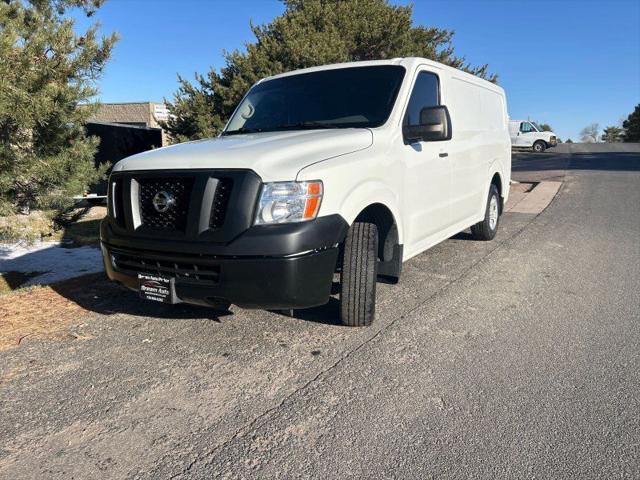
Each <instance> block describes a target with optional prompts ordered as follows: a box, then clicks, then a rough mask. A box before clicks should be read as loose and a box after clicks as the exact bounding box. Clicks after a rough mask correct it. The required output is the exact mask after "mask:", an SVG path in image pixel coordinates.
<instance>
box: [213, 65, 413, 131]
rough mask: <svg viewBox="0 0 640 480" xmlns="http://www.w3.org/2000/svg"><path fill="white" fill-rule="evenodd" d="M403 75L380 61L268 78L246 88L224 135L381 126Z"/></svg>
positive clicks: (387, 114) (389, 111) (402, 69)
mask: <svg viewBox="0 0 640 480" xmlns="http://www.w3.org/2000/svg"><path fill="white" fill-rule="evenodd" d="M404 74H405V69H404V67H401V66H397V65H380V66H372V67H350V68H338V69H333V70H321V71H318V72H312V73H303V74H298V75H291V76H286V77H282V78H276V79H273V80H267V81H265V82H261V83H259V84H257V85H256V86H254V87H253V88H252V89H251V90H250V91H249V93H248V94H247V95H246V96H245V98H244V99H243V100H242V102H241V103H240V105H239V106H238V108H237V110H236V111H235V113H234V115H233V117H232V118H231V120H230V121H229V125H228V126H227V129H226V130H225V131H224V132H223V133H222V134H223V135H233V134H240V133H254V132H273V131H279V130H306V129H319V128H354V127H379V126H380V125H382V124H383V123H384V122H386V120H387V118H388V117H389V115H390V114H391V109H392V108H393V104H394V102H395V100H396V97H397V95H398V91H399V90H400V85H401V84H402V79H403V78H404Z"/></svg>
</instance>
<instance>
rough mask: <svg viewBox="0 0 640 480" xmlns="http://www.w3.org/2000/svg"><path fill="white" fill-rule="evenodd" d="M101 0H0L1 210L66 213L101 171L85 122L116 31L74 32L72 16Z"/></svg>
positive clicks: (88, 10) (92, 9)
mask: <svg viewBox="0 0 640 480" xmlns="http://www.w3.org/2000/svg"><path fill="white" fill-rule="evenodd" d="M102 3H103V0H29V1H26V0H3V1H2V2H0V215H2V214H11V213H13V212H15V211H28V210H29V209H30V208H34V207H36V208H42V209H45V210H53V211H54V212H56V213H60V212H63V211H65V210H66V209H67V208H68V207H69V206H70V205H71V204H72V197H73V195H78V194H81V193H82V192H83V189H84V188H86V186H87V185H89V184H91V183H93V182H95V181H96V180H98V179H99V177H100V176H101V175H102V174H103V171H97V170H96V168H95V167H94V162H93V157H94V153H95V151H96V146H97V139H93V138H87V137H86V136H85V132H84V126H83V124H84V122H85V120H86V119H87V118H88V117H89V116H90V115H92V113H93V112H94V111H95V108H96V105H91V104H89V103H88V102H89V99H90V98H91V97H93V96H94V95H95V94H96V93H97V91H96V89H95V81H96V80H97V79H98V78H99V76H100V74H101V73H102V70H103V68H104V66H105V63H106V62H107V60H108V59H109V57H110V55H111V49H112V47H113V45H114V43H115V41H116V38H115V36H114V35H112V36H109V37H103V38H101V39H99V38H98V33H97V26H96V25H94V26H93V27H91V28H89V29H88V30H87V31H86V32H85V33H84V34H83V35H77V34H75V33H74V30H73V26H74V22H73V20H71V19H70V18H69V17H68V15H67V13H68V11H69V10H70V9H73V8H78V9H81V11H82V12H83V13H84V14H86V15H87V16H91V15H92V14H93V13H94V12H95V11H96V9H97V8H99V7H100V6H101V5H102Z"/></svg>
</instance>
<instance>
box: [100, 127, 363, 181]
mask: <svg viewBox="0 0 640 480" xmlns="http://www.w3.org/2000/svg"><path fill="white" fill-rule="evenodd" d="M372 139H373V136H372V134H371V131H370V130H368V129H366V128H350V129H340V130H302V131H300V130H296V131H287V132H265V133H253V134H246V135H242V136H230V137H217V138H213V139H207V140H197V141H194V142H187V143H181V144H177V145H171V146H168V147H164V148H159V149H156V150H149V151H147V152H143V153H139V154H137V155H133V156H131V157H128V158H125V159H124V160H121V161H120V162H118V163H117V164H116V165H115V166H114V167H113V171H114V172H120V171H125V170H164V169H175V168H176V167H178V168H185V169H190V168H194V169H195V168H248V169H251V170H253V171H255V172H256V173H257V174H258V175H260V177H261V178H262V180H263V181H265V182H275V181H284V180H291V179H294V178H295V177H296V174H297V173H298V172H299V171H300V169H302V168H304V167H305V166H306V165H309V164H310V163H314V162H319V161H322V160H327V159H330V158H333V157H338V156H340V155H345V154H347V153H351V152H355V151H358V150H364V149H366V148H368V147H370V146H371V143H372Z"/></svg>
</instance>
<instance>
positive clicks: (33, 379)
mask: <svg viewBox="0 0 640 480" xmlns="http://www.w3.org/2000/svg"><path fill="white" fill-rule="evenodd" d="M514 177H515V178H519V179H521V180H526V181H535V182H537V181H541V180H545V179H548V180H554V181H563V184H562V186H561V188H560V190H559V192H558V194H557V195H556V197H555V199H554V201H553V202H552V203H551V204H550V205H549V206H548V207H547V208H546V209H545V210H544V211H543V212H542V213H541V214H539V215H537V214H533V213H511V212H510V213H507V214H506V215H505V216H504V217H503V221H502V224H501V230H500V232H499V234H498V236H497V238H496V240H495V241H494V242H475V241H472V240H470V236H469V235H468V234H465V233H463V234H460V235H457V236H456V237H454V238H452V239H450V240H448V241H446V242H444V243H443V244H441V245H439V246H437V247H435V248H433V249H432V250H430V251H428V252H426V253H424V254H422V255H420V256H418V257H416V258H414V259H412V260H411V261H409V262H408V263H407V264H405V269H404V271H403V278H402V280H401V282H400V284H399V285H396V286H392V285H384V284H380V285H379V301H378V306H377V308H378V320H377V322H376V324H375V325H374V326H373V327H371V328H365V329H349V328H344V327H341V326H339V325H338V323H337V302H335V301H334V302H330V303H329V304H328V305H327V306H325V307H322V308H318V309H313V310H309V311H299V312H294V317H289V316H287V315H284V314H282V313H279V312H263V311H249V310H241V309H237V308H234V309H233V314H232V315H229V316H224V317H220V318H215V317H213V316H212V315H211V312H210V311H209V310H206V309H200V308H193V307H177V308H175V307H174V308H170V307H164V306H162V305H155V304H148V303H141V302H140V301H139V300H138V298H137V297H136V295H135V294H133V293H131V292H127V291H124V290H122V289H120V288H119V287H117V286H114V285H112V284H109V283H107V282H104V280H102V279H101V278H100V277H90V278H91V283H90V284H89V283H87V281H85V283H84V284H80V285H78V284H76V285H71V286H67V287H65V288H60V289H59V291H58V292H57V294H58V295H59V296H60V297H61V298H62V299H64V301H67V302H70V303H71V304H72V305H73V306H74V309H73V310H72V311H73V313H72V314H71V316H70V318H67V320H65V322H66V323H64V326H63V327H61V328H60V329H59V331H58V332H57V334H56V335H55V336H49V337H47V336H42V337H33V338H31V337H30V338H27V339H24V341H22V342H20V345H19V346H15V347H10V348H5V349H4V350H0V477H6V478H170V477H185V478H187V477H188V478H212V477H213V478H217V477H222V478H225V477H226V478H291V477H303V478H345V477H347V476H355V477H360V478H380V477H395V478H430V477H452V478H467V477H477V478H522V477H528V478H529V477H538V478H569V477H572V478H638V477H640V458H639V456H640V420H639V417H638V414H637V412H638V411H640V393H639V392H640V373H639V372H640V358H639V347H638V346H639V345H640V313H639V312H640V288H639V287H640V242H639V241H638V237H639V235H640V209H639V208H638V206H639V205H640V154H638V153H634V152H626V153H624V152H621V153H607V152H599V153H584V154H582V153H575V154H572V155H571V154H558V153H547V154H544V155H542V156H538V157H533V156H531V155H520V156H519V157H518V160H517V161H516V162H514ZM41 308H42V315H46V309H47V304H46V302H43V304H42V305H41ZM70 311H71V310H70ZM34 315H38V312H34Z"/></svg>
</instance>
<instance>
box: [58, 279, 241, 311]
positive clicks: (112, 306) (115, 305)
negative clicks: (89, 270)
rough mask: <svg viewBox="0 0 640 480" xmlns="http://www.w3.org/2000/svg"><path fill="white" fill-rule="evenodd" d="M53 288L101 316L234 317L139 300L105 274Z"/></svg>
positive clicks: (179, 305) (183, 306)
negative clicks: (120, 314)
mask: <svg viewBox="0 0 640 480" xmlns="http://www.w3.org/2000/svg"><path fill="white" fill-rule="evenodd" d="M50 287H51V288H52V289H53V290H54V291H55V292H57V293H58V294H59V295H61V296H63V297H64V298H66V299H68V300H70V301H72V302H74V303H76V304H77V305H79V306H80V307H82V308H84V309H85V310H88V311H91V312H96V313H99V314H102V315H114V314H118V313H124V314H127V315H135V316H139V317H157V318H161V319H174V320H180V319H191V318H209V319H211V320H215V321H218V319H219V318H220V317H223V316H227V315H232V313H231V312H221V311H219V310H215V309H213V308H207V307H199V306H197V305H189V304H178V305H166V304H162V303H155V302H151V301H148V300H143V299H141V298H139V297H138V294H137V292H134V291H131V290H129V289H127V288H125V287H123V286H121V285H118V284H117V283H115V282H112V281H110V280H109V279H108V278H107V277H106V276H105V274H104V273H99V274H94V275H86V276H83V277H78V278H74V279H72V280H67V281H64V282H60V283H57V284H53V285H51V286H50Z"/></svg>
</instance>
